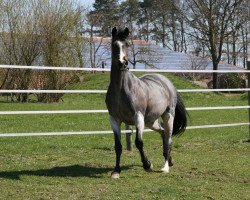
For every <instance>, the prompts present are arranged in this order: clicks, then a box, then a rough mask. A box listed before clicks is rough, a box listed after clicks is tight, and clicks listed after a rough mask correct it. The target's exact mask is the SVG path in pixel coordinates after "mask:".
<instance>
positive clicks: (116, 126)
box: [110, 116, 122, 179]
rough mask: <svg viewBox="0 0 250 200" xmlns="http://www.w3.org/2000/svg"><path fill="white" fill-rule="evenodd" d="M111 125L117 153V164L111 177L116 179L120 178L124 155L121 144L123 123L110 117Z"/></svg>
mask: <svg viewBox="0 0 250 200" xmlns="http://www.w3.org/2000/svg"><path fill="white" fill-rule="evenodd" d="M110 124H111V127H112V129H113V132H114V137H115V153H116V164H115V168H114V171H113V172H112V174H111V177H112V178H114V179H116V178H119V177H120V173H121V167H120V161H121V154H122V144H121V122H120V121H119V120H116V119H115V118H114V117H112V116H110Z"/></svg>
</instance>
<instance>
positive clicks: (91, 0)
mask: <svg viewBox="0 0 250 200" xmlns="http://www.w3.org/2000/svg"><path fill="white" fill-rule="evenodd" d="M80 1H81V2H82V4H83V5H84V6H85V7H88V6H92V4H93V3H94V2H95V0H80Z"/></svg>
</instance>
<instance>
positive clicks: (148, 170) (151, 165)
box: [144, 163, 154, 172]
mask: <svg viewBox="0 0 250 200" xmlns="http://www.w3.org/2000/svg"><path fill="white" fill-rule="evenodd" d="M153 168H154V166H153V164H152V163H150V166H149V167H148V168H144V169H145V171H146V172H152V171H153Z"/></svg>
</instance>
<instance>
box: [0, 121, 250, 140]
mask: <svg viewBox="0 0 250 200" xmlns="http://www.w3.org/2000/svg"><path fill="white" fill-rule="evenodd" d="M246 125H248V126H249V125H250V123H233V124H216V125H200V126H188V127H187V129H189V130H192V129H204V128H222V127H232V126H246ZM121 132H122V133H132V132H133V131H131V130H122V131H121ZM144 132H153V130H151V129H145V130H144ZM112 133H113V131H111V130H109V131H81V132H46V133H45V132H43V133H0V137H29V136H61V135H92V134H112Z"/></svg>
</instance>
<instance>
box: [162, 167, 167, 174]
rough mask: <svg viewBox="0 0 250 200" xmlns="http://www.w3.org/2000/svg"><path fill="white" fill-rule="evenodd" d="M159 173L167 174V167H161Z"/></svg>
mask: <svg viewBox="0 0 250 200" xmlns="http://www.w3.org/2000/svg"><path fill="white" fill-rule="evenodd" d="M161 171H162V172H163V173H166V174H167V173H169V167H163V168H161Z"/></svg>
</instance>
